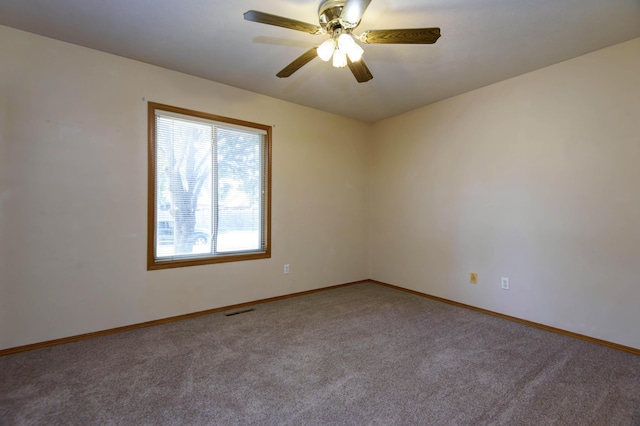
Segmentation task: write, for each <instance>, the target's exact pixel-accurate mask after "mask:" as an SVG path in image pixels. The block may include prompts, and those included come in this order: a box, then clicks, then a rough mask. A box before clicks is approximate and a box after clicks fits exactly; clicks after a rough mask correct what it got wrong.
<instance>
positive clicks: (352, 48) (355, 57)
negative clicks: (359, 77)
mask: <svg viewBox="0 0 640 426" xmlns="http://www.w3.org/2000/svg"><path fill="white" fill-rule="evenodd" d="M336 47H337V49H336ZM363 53H364V50H363V49H362V47H360V46H358V43H356V41H355V40H354V39H353V37H352V36H351V35H350V34H347V33H342V34H340V35H339V36H338V41H337V42H336V39H335V38H333V37H332V38H330V39H329V40H326V41H324V42H323V43H322V44H321V45H320V46H318V57H319V58H320V59H322V60H323V61H325V62H326V61H328V60H329V59H331V56H333V66H334V67H336V68H344V67H346V66H347V56H349V59H350V60H351V62H358V61H359V60H360V59H361V58H362V54H363Z"/></svg>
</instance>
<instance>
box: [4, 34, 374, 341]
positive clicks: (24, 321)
mask: <svg viewBox="0 0 640 426" xmlns="http://www.w3.org/2000/svg"><path fill="white" fill-rule="evenodd" d="M0 58H3V59H2V61H1V64H0V123H1V124H2V127H1V129H0V137H1V140H0V173H2V174H1V175H0V259H1V261H2V263H0V268H1V269H0V280H1V286H0V312H1V313H0V315H1V317H0V323H1V324H0V349H2V348H8V347H14V346H19V345H24V344H29V343H34V342H40V341H45V340H50V339H55V338H61V337H65V336H71V335H76V334H81V333H87V332H92V331H97V330H103V329H108V328H112V327H118V326H123V325H128V324H133V323H139V322H143V321H148V320H153V319H158V318H164V317H168V316H172V315H180V314H185V313H189V312H194V311H199V310H205V309H211V308H216V307H220V306H227V305H231V304H235V303H241V302H248V301H252V300H257V299H262V298H267V297H272V296H279V295H283V294H289V293H294V292H299V291H304V290H309V289H314V288H319V287H325V286H330V285H335V284H340V283H345V282H351V281H355V280H361V279H365V278H367V277H368V270H367V268H368V264H367V256H366V244H367V239H366V238H367V228H366V223H365V222H364V221H363V220H362V217H364V216H365V215H366V208H367V205H368V200H367V191H366V186H367V183H368V182H367V179H368V164H367V155H366V152H367V149H368V147H367V145H366V142H367V141H366V135H367V130H368V126H367V125H365V124H363V123H360V122H358V121H354V120H350V119H345V118H342V117H339V116H336V115H331V114H326V113H323V112H319V111H316V110H312V109H309V108H305V107H301V106H297V105H294V104H290V103H286V102H282V101H279V100H275V99H272V98H268V97H265V96H261V95H257V94H254V93H250V92H246V91H243V90H239V89H235V88H231V87H228V86H224V85H221V84H216V83H213V82H210V81H206V80H202V79H198V78H194V77H191V76H187V75H184V74H180V73H176V72H172V71H168V70H165V69H161V68H157V67H153V66H150V65H146V64H142V63H139V62H135V61H131V60H127V59H123V58H120V57H116V56H112V55H108V54H104V53H100V52H96V51H92V50H89V49H85V48H81V47H78V46H74V45H69V44H65V43H60V42H57V41H54V40H51V39H46V38H42V37H38V36H35V35H31V34H28V33H24V32H21V31H16V30H13V29H9V28H6V27H0ZM143 98H144V99H147V100H150V101H155V102H160V103H166V104H170V105H176V106H180V107H185V108H191V109H196V110H201V111H206V112H210V113H213V114H219V115H224V116H229V117H234V118H239V119H243V120H249V121H254V122H258V123H263V124H268V125H274V126H275V127H274V131H273V225H272V231H273V234H272V241H273V247H272V258H271V259H268V260H258V261H246V262H237V263H227V264H218V265H209V266H199V267H190V268H181V269H172V270H163V271H151V272H147V271H146V214H147V206H146V197H147V146H146V138H147V128H146V125H147V124H146V120H147V119H146V105H147V104H146V102H145V101H144V100H143ZM318 129H325V130H324V132H322V133H321V132H319V131H318ZM285 263H289V264H290V265H291V273H290V274H289V275H283V265H284V264H285Z"/></svg>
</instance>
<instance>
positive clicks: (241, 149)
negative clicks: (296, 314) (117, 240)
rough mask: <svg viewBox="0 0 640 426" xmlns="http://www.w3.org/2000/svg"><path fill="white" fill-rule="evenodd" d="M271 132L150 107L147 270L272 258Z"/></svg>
mask: <svg viewBox="0 0 640 426" xmlns="http://www.w3.org/2000/svg"><path fill="white" fill-rule="evenodd" d="M270 158H271V128H270V127H268V126H264V125H260V124H255V123H248V122H244V121H240V120H235V119H229V118H225V117H219V116H213V115H210V114H206V113H201V112H196V111H190V110H185V109H182V108H176V107H170V106H167V105H160V104H155V103H149V227H148V234H149V237H148V239H149V242H148V252H149V253H148V268H149V269H159V268H169V267H177V266H189V265H198V264H205V263H215V262H228V261H236V260H247V259H259V258H265V257H270V235H269V230H270V229H269V228H270V226H269V224H270V210H271V208H270V207H271V204H270V182H271V179H270V173H271V170H270Z"/></svg>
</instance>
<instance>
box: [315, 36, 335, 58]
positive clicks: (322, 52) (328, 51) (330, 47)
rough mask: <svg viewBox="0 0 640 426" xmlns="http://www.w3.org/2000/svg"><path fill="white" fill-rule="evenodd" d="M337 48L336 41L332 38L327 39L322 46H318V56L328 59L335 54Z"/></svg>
mask: <svg viewBox="0 0 640 426" xmlns="http://www.w3.org/2000/svg"><path fill="white" fill-rule="evenodd" d="M335 49H336V41H335V40H334V39H332V38H330V39H329V40H326V41H325V42H324V43H322V44H321V45H320V46H318V57H319V58H320V59H322V60H323V61H325V62H326V61H328V60H329V59H331V55H333V51H334V50H335Z"/></svg>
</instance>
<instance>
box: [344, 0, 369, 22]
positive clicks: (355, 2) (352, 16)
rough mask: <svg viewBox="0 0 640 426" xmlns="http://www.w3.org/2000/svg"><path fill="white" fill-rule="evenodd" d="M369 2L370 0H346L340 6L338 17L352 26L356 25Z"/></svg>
mask: <svg viewBox="0 0 640 426" xmlns="http://www.w3.org/2000/svg"><path fill="white" fill-rule="evenodd" d="M369 3H371V0H347V1H346V2H345V3H344V7H343V8H342V13H341V14H340V19H342V20H343V21H345V22H347V23H349V24H351V25H353V27H355V26H357V25H358V23H359V22H360V20H361V19H362V15H364V11H365V10H367V7H369Z"/></svg>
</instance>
